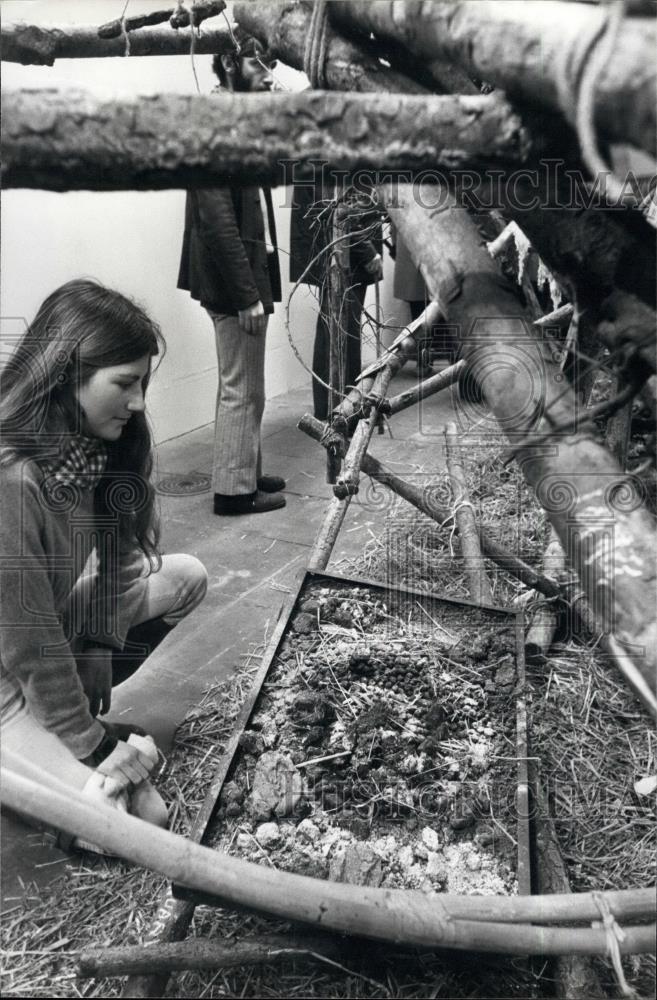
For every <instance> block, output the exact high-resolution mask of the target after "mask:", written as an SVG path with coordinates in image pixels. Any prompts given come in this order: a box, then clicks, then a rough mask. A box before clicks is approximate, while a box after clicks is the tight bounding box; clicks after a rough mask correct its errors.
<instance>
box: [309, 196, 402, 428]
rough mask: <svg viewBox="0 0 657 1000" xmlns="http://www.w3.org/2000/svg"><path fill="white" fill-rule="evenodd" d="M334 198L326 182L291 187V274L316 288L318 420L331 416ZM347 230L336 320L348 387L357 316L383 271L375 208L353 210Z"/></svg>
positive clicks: (355, 361) (355, 357)
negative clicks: (342, 334) (346, 256)
mask: <svg viewBox="0 0 657 1000" xmlns="http://www.w3.org/2000/svg"><path fill="white" fill-rule="evenodd" d="M332 198H333V186H332V185H331V184H330V183H328V182H327V183H322V182H318V183H316V184H312V183H308V184H303V183H300V184H297V185H295V187H294V192H293V202H292V219H291V229H290V280H291V281H302V282H305V283H306V284H308V285H312V286H314V287H316V288H317V289H318V290H319V295H318V313H317V324H316V327H315V341H314V346H313V374H314V375H316V376H318V377H317V378H313V407H314V412H315V417H316V418H317V419H318V420H327V419H328V417H329V392H328V389H327V385H328V384H329V383H330V361H329V356H330V337H329V321H328V317H329V280H328V269H329V264H330V250H329V249H328V247H329V244H330V243H331V240H332V232H331V231H330V225H331V223H330V213H329V212H327V211H326V208H327V204H328V202H329V201H330V200H331V199H332ZM347 226H348V232H349V241H348V243H349V273H348V274H347V275H345V289H346V291H345V297H344V302H343V307H342V312H341V315H340V322H341V324H342V327H343V329H344V332H345V351H344V356H343V359H342V372H341V381H342V384H343V385H344V386H345V389H346V390H347V391H348V389H349V387H350V386H353V385H354V384H355V382H356V379H357V378H358V376H359V375H360V372H361V316H362V312H363V304H364V302H365V294H366V292H367V286H368V285H371V284H372V283H373V282H376V281H379V280H380V279H381V277H382V275H383V261H382V258H381V226H380V221H379V216H378V213H376V212H375V211H368V210H364V211H358V210H354V211H353V212H351V213H350V214H349V216H348V219H347Z"/></svg>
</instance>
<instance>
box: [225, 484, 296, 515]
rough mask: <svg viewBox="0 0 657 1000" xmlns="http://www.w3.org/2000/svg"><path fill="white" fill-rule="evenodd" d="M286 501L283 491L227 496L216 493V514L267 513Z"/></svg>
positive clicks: (283, 504) (281, 505)
mask: <svg viewBox="0 0 657 1000" xmlns="http://www.w3.org/2000/svg"><path fill="white" fill-rule="evenodd" d="M285 503H286V500H285V497H284V496H283V495H282V494H281V493H262V492H261V491H260V490H255V492H254V493H241V494H239V495H237V496H226V495H225V494H223V493H215V495H214V512H215V514H223V515H236V514H265V513H266V512H267V511H268V510H279V509H280V508H281V507H284V506H285Z"/></svg>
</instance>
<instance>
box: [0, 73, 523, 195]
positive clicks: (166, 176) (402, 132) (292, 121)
mask: <svg viewBox="0 0 657 1000" xmlns="http://www.w3.org/2000/svg"><path fill="white" fill-rule="evenodd" d="M2 124H3V154H4V163H3V182H4V186H5V188H8V187H33V188H34V187H36V188H47V189H50V190H54V191H65V190H71V189H79V188H86V189H93V190H115V189H122V188H133V189H134V188H171V187H186V186H217V185H220V184H227V183H233V184H234V183H235V179H236V178H239V179H240V181H241V182H242V183H244V184H260V183H266V184H289V183H291V182H292V181H293V180H295V179H298V172H297V176H296V177H295V176H293V173H292V170H291V165H292V164H293V163H294V162H296V161H300V162H301V163H309V162H310V163H313V164H315V163H316V162H317V161H326V162H327V163H329V164H330V165H331V166H333V167H336V168H337V169H339V170H347V171H355V170H358V169H361V168H364V169H368V170H378V169H380V168H386V170H392V171H395V170H405V169H406V170H408V169H421V168H422V167H427V166H432V167H434V166H435V165H436V164H443V165H450V166H458V165H459V164H465V163H471V162H473V161H476V160H478V159H480V160H481V159H486V160H487V161H490V160H495V159H497V158H500V159H504V160H509V159H516V160H522V158H523V157H524V155H525V151H526V143H525V134H524V131H523V129H522V126H521V125H520V122H519V120H518V119H517V118H514V119H512V120H509V119H508V117H507V114H506V111H505V110H504V109H501V108H500V104H499V102H498V101H497V99H496V98H495V96H493V95H491V96H490V97H436V96H428V97H415V96H407V95H402V94H395V95H392V94H338V93H331V92H324V91H311V92H306V93H301V94H264V93H262V94H233V95H224V96H221V97H219V96H216V95H214V96H190V95H186V94H185V95H183V94H168V95H165V96H162V95H157V96H150V97H143V96H142V97H134V98H130V99H123V100H117V101H113V100H112V101H107V100H102V99H100V98H97V97H94V96H92V95H91V94H87V93H84V92H79V91H65V92H58V91H56V90H55V91H53V90H32V91H18V92H13V93H6V94H5V95H3V100H2ZM418 137H421V138H418ZM311 175H312V172H311Z"/></svg>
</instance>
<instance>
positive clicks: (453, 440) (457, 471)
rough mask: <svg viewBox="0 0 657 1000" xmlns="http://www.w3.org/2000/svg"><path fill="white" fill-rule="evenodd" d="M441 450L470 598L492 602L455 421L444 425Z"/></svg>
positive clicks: (480, 601)
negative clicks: (443, 453) (442, 447)
mask: <svg viewBox="0 0 657 1000" xmlns="http://www.w3.org/2000/svg"><path fill="white" fill-rule="evenodd" d="M445 453H446V457H447V470H448V472H449V478H450V482H451V485H452V495H453V496H452V500H453V504H454V514H453V515H452V516H453V517H454V520H455V521H456V526H457V527H458V530H459V540H460V543H461V553H462V555H463V562H464V564H465V571H466V575H467V577H468V589H469V590H470V597H471V598H472V600H473V601H476V602H477V604H492V603H493V592H492V591H491V589H490V583H489V581H488V577H487V576H486V569H485V567H484V561H483V559H482V558H481V548H480V545H479V529H478V527H477V522H476V521H475V516H474V511H473V510H472V504H471V503H470V495H469V493H468V487H467V484H466V480H465V472H464V470H463V465H462V464H461V459H460V456H459V440H458V430H457V427H456V424H455V423H453V422H452V423H449V424H447V426H446V427H445Z"/></svg>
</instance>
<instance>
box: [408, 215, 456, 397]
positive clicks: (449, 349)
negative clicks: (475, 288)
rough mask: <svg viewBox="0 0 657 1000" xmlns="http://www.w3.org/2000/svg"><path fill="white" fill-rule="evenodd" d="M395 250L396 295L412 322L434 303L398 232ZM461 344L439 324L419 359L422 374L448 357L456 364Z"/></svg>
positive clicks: (426, 338) (427, 338)
mask: <svg viewBox="0 0 657 1000" xmlns="http://www.w3.org/2000/svg"><path fill="white" fill-rule="evenodd" d="M392 236H393V241H392V251H391V254H392V256H393V259H394V262H395V268H394V275H393V286H392V294H393V295H394V297H395V298H396V299H401V300H402V301H404V302H407V303H408V307H409V310H410V314H411V319H412V320H414V319H417V318H418V316H421V315H422V313H423V312H424V310H425V309H426V307H427V305H428V304H429V302H430V296H429V293H428V291H427V286H426V285H425V283H424V278H423V277H422V275H421V274H420V272H419V270H418V268H417V266H416V265H415V263H414V261H413V259H412V257H411V255H410V252H409V250H408V247H407V246H406V244H405V243H404V241H403V239H402V238H401V236H400V235H399V233H398V232H396V231H395V230H393V233H392ZM457 353H458V343H457V342H456V340H455V338H454V336H453V334H452V333H450V331H449V328H445V327H444V326H441V325H440V324H436V325H435V326H434V327H433V329H432V330H431V332H430V334H429V335H428V336H427V337H425V339H424V341H423V343H422V344H421V345H420V348H419V351H418V358H417V367H418V372H419V373H420V375H422V376H423V377H426V376H428V375H430V374H431V372H432V363H433V361H434V360H435V359H436V358H439V357H444V358H447V360H448V361H449V362H450V363H452V362H454V361H455V360H456V356H457Z"/></svg>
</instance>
